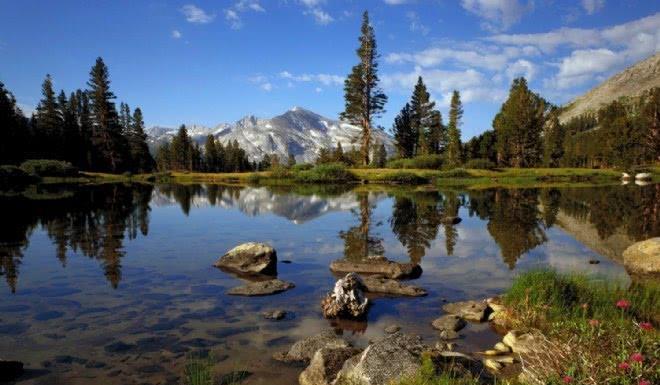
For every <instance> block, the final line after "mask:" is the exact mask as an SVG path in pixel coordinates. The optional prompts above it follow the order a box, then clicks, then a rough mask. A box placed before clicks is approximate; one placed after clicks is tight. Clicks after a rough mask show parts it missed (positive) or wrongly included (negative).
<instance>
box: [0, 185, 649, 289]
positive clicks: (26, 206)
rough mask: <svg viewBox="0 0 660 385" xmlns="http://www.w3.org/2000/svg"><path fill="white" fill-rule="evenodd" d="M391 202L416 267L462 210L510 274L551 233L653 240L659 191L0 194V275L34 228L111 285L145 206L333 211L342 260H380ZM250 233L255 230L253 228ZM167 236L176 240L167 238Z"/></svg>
mask: <svg viewBox="0 0 660 385" xmlns="http://www.w3.org/2000/svg"><path fill="white" fill-rule="evenodd" d="M387 200H389V201H391V209H389V211H387V222H386V223H388V224H389V230H390V231H391V235H393V236H394V237H395V238H396V240H398V242H399V243H400V244H401V246H402V247H403V248H404V249H405V250H406V253H407V255H408V257H409V259H410V261H411V262H413V263H416V264H418V263H421V261H422V259H423V258H424V257H425V256H426V254H427V253H428V252H429V250H430V249H431V248H432V244H433V242H434V241H435V240H437V239H440V238H441V237H440V235H441V234H443V235H444V237H443V238H444V249H445V253H446V255H448V256H451V255H453V254H454V253H455V249H456V247H457V245H458V244H459V243H470V242H474V241H475V240H474V239H468V238H466V239H459V234H460V229H461V226H462V225H461V224H456V222H454V221H451V220H447V218H452V217H456V216H458V215H459V214H460V213H461V212H462V213H464V214H463V215H467V217H469V218H474V219H476V220H478V221H479V223H480V224H482V226H483V227H484V228H485V229H486V230H487V233H488V234H489V235H490V237H491V238H492V240H494V242H495V243H496V244H497V246H498V247H499V251H500V256H501V259H502V261H503V262H504V263H505V264H506V266H508V268H509V269H514V268H515V267H516V264H517V263H518V260H519V259H520V257H521V256H523V255H525V254H526V253H528V252H530V251H531V250H533V249H535V248H536V247H538V246H539V245H542V244H544V243H545V242H547V241H548V233H547V232H548V230H549V229H550V228H552V227H553V226H556V227H558V228H560V229H561V230H563V231H565V232H567V233H568V234H570V235H571V236H573V237H575V238H576V239H577V240H578V241H580V242H582V243H583V244H585V245H587V246H588V247H590V248H591V249H593V250H595V251H597V252H599V253H601V254H603V255H606V256H609V257H611V258H613V259H617V258H620V253H621V252H622V251H623V249H625V247H627V246H628V245H629V244H630V243H632V242H634V241H638V240H642V239H646V238H649V237H653V236H658V235H660V184H655V185H649V186H645V187H640V186H610V187H604V188H568V189H557V188H553V189H488V190H476V191H472V190H468V191H455V190H446V191H435V190H431V191H428V190H423V191H418V190H412V189H402V188H396V189H375V190H373V191H366V190H365V189H364V188H362V189H360V190H355V191H353V190H351V187H350V186H300V187H296V188H287V187H274V188H273V187H270V188H266V187H259V188H253V187H238V186H222V185H162V186H157V187H153V186H151V185H143V184H134V185H126V184H105V185H96V186H79V187H75V188H66V187H62V186H52V187H48V188H43V187H42V188H38V189H37V188H32V189H31V190H28V191H24V192H22V193H19V194H16V193H12V194H4V195H0V210H1V212H2V213H3V216H4V218H5V220H3V221H1V222H0V275H3V276H4V279H5V280H6V282H7V285H8V286H9V287H10V289H11V291H12V292H15V291H16V289H17V284H18V277H19V271H20V266H21V261H22V259H23V254H24V251H25V250H26V248H28V246H29V240H30V238H31V236H32V234H33V232H35V230H38V229H42V230H43V232H44V233H45V234H46V235H47V236H48V238H49V239H50V240H51V242H52V244H53V251H54V255H55V256H56V257H57V258H58V259H59V261H60V263H61V265H62V266H66V265H67V251H72V252H80V253H81V254H83V255H85V256H87V257H89V258H93V259H95V260H98V261H99V263H100V265H101V268H102V269H103V272H104V275H105V277H106V279H107V280H108V282H109V283H110V285H111V286H112V287H115V288H116V287H117V286H118V285H119V283H120V281H121V277H122V258H123V257H124V255H125V250H124V242H125V240H126V239H128V240H132V239H135V238H136V237H138V236H139V235H140V234H141V235H143V236H146V235H147V234H148V231H149V216H150V211H151V207H150V205H151V206H165V205H173V204H176V205H178V206H179V207H180V208H181V211H182V212H183V213H184V214H186V215H188V214H189V213H190V212H191V210H195V209H196V208H199V207H202V206H209V207H213V206H215V207H217V208H218V209H237V210H238V211H240V212H241V213H243V214H244V215H248V216H263V215H266V214H272V215H275V216H277V217H282V218H286V219H287V220H289V221H291V222H293V223H296V224H305V223H307V222H311V221H313V220H315V219H317V218H319V217H321V216H323V215H326V214H328V213H332V212H349V211H350V212H352V213H353V216H352V217H353V218H354V221H353V223H352V224H350V225H347V226H345V227H343V228H341V229H338V234H339V237H340V239H341V241H342V242H343V254H344V257H346V258H348V259H353V260H360V259H364V258H367V257H369V256H373V255H384V254H386V253H387V251H388V250H385V246H384V237H386V238H387V235H388V234H384V233H383V232H386V231H387V230H386V229H385V228H384V227H382V226H381V225H382V222H383V221H374V219H373V216H374V210H375V208H376V207H377V205H378V204H380V203H381V202H385V201H387ZM251 231H254V232H258V231H259V229H253V230H251ZM173 236H174V237H176V234H174V235H173Z"/></svg>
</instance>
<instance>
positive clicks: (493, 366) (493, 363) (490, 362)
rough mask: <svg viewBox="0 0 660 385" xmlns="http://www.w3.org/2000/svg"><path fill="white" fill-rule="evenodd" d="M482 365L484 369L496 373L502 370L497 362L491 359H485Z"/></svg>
mask: <svg viewBox="0 0 660 385" xmlns="http://www.w3.org/2000/svg"><path fill="white" fill-rule="evenodd" d="M483 363H484V366H485V367H487V368H489V369H492V370H494V371H496V372H497V371H499V370H500V369H502V366H503V365H502V364H500V363H499V362H497V361H495V360H493V359H490V358H487V359H485V360H483Z"/></svg>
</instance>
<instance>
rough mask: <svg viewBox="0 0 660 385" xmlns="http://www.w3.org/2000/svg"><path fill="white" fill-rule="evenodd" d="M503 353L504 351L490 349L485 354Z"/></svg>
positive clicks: (495, 354) (496, 354)
mask: <svg viewBox="0 0 660 385" xmlns="http://www.w3.org/2000/svg"><path fill="white" fill-rule="evenodd" d="M501 353H502V352H500V351H499V350H495V349H489V350H486V351H484V353H483V354H484V355H485V356H498V355H500V354H501Z"/></svg>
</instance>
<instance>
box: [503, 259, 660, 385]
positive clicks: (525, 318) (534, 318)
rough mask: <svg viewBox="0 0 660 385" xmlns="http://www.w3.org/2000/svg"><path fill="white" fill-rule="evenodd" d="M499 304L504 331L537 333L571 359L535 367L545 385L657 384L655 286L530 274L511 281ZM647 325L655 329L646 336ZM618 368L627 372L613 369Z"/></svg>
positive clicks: (659, 296)
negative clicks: (566, 381) (569, 384)
mask: <svg viewBox="0 0 660 385" xmlns="http://www.w3.org/2000/svg"><path fill="white" fill-rule="evenodd" d="M622 301H625V302H622ZM504 303H505V305H507V308H508V311H509V313H510V314H509V317H508V319H509V320H510V321H509V323H510V325H509V326H510V327H512V328H515V329H522V330H525V329H537V330H540V331H541V332H542V333H543V334H544V335H545V336H547V337H548V338H549V341H551V343H552V345H551V346H555V347H562V348H557V349H559V350H558V351H561V352H564V353H568V355H570V357H571V358H572V359H569V360H561V359H559V358H558V357H559V354H557V355H555V357H557V361H556V362H552V363H550V362H549V361H552V360H553V359H552V358H550V357H551V356H547V357H546V358H545V359H544V360H540V361H537V362H535V364H534V365H536V366H537V367H540V368H541V372H543V373H544V376H545V378H544V379H545V380H546V381H547V382H548V383H553V381H555V382H556V381H558V379H560V378H562V377H563V376H566V375H569V376H571V377H572V378H573V379H574V382H573V383H576V384H624V385H626V384H637V383H638V381H639V380H640V379H645V380H648V381H650V383H660V371H659V369H660V368H659V367H658V359H659V358H660V356H659V354H660V343H659V341H660V333H658V331H657V326H658V322H659V321H660V283H658V282H649V283H645V284H644V285H641V284H631V285H628V286H627V285H625V284H623V283H619V282H611V281H608V280H604V279H598V278H593V277H589V276H585V275H581V274H559V273H557V272H555V271H551V270H536V271H530V272H527V273H523V274H521V275H520V276H518V277H517V278H516V279H515V280H514V282H513V285H512V286H511V288H510V289H509V290H508V291H507V292H506V294H505V295H504ZM617 303H618V304H619V305H626V306H619V305H617ZM649 325H655V326H650V329H648V330H647V327H649ZM549 350H552V347H551V348H549ZM567 351H568V352H567ZM634 354H641V355H642V357H644V360H643V362H641V363H639V362H635V361H634V360H633V359H632V358H631V357H633V355H634ZM577 357H579V358H580V359H574V358H577ZM624 362H625V363H626V364H627V365H630V368H629V369H626V370H623V369H620V368H619V367H618V366H619V365H620V364H622V363H624Z"/></svg>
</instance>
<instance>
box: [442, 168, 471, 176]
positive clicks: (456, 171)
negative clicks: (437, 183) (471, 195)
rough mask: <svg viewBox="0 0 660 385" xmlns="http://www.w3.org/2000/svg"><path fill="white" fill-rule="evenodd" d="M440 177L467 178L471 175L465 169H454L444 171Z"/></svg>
mask: <svg viewBox="0 0 660 385" xmlns="http://www.w3.org/2000/svg"><path fill="white" fill-rule="evenodd" d="M440 176H441V177H443V178H467V177H469V176H470V173H469V172H467V170H466V169H464V168H454V169H451V170H447V171H442V172H441V173H440Z"/></svg>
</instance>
